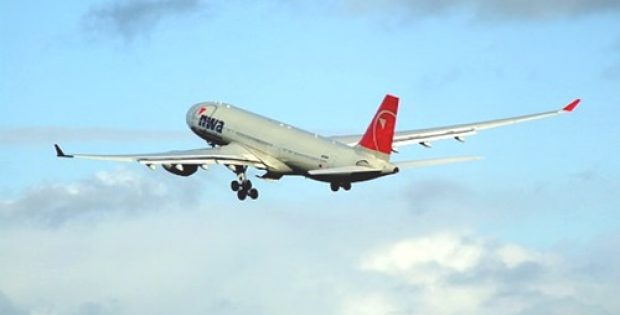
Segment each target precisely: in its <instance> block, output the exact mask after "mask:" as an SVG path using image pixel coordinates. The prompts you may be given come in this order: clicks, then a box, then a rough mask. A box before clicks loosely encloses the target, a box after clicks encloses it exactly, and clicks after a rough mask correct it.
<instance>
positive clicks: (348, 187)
mask: <svg viewBox="0 0 620 315" xmlns="http://www.w3.org/2000/svg"><path fill="white" fill-rule="evenodd" d="M342 189H344V190H346V191H349V190H351V183H344V184H342Z"/></svg>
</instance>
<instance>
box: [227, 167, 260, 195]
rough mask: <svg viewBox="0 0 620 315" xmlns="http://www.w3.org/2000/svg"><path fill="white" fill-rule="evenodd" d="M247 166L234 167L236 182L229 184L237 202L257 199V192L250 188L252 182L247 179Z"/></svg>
mask: <svg viewBox="0 0 620 315" xmlns="http://www.w3.org/2000/svg"><path fill="white" fill-rule="evenodd" d="M247 169H248V168H247V166H235V167H234V172H235V174H237V180H233V181H232V182H230V189H232V191H236V192H237V198H239V200H245V199H246V198H247V197H250V198H251V199H253V200H254V199H256V198H258V190H256V188H253V187H252V182H251V181H250V180H249V179H247V176H246V171H247Z"/></svg>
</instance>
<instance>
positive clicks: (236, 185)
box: [230, 180, 241, 191]
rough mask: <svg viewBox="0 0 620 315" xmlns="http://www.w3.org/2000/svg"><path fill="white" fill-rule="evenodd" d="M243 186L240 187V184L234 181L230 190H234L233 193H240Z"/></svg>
mask: <svg viewBox="0 0 620 315" xmlns="http://www.w3.org/2000/svg"><path fill="white" fill-rule="evenodd" d="M240 187H241V186H240V185H239V182H238V181H236V180H233V181H232V182H230V189H232V191H239V188H240Z"/></svg>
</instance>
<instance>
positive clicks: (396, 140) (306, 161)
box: [54, 94, 580, 200]
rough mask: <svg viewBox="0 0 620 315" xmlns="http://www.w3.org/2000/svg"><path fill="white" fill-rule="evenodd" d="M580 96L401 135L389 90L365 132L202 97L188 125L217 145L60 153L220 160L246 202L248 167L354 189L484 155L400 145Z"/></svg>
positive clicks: (453, 134) (464, 132) (147, 161)
mask: <svg viewBox="0 0 620 315" xmlns="http://www.w3.org/2000/svg"><path fill="white" fill-rule="evenodd" d="M579 102H580V99H575V100H574V101H572V102H571V103H569V104H568V105H566V106H565V107H563V108H562V109H560V110H553V111H547V112H542V113H537V114H530V115H524V116H517V117H511V118H504V119H497V120H489V121H482V122H477V123H470V124H460V125H452V126H445V127H438V128H430V129H418V130H406V131H399V132H395V126H396V116H397V113H398V103H399V98H398V97H396V96H393V95H390V94H387V95H386V96H385V97H384V99H383V101H382V102H381V105H380V106H379V109H378V110H377V112H376V114H375V115H374V117H373V119H372V120H371V121H370V124H369V125H368V128H367V129H366V132H365V133H364V134H363V135H347V136H331V137H325V136H320V135H318V134H316V133H312V132H308V131H305V130H302V129H299V128H296V127H293V126H291V125H288V124H285V123H283V122H280V121H277V120H274V119H270V118H267V117H264V116H260V115H257V114H254V113H251V112H249V111H246V110H243V109H241V108H238V107H235V106H233V105H231V104H227V103H223V102H203V103H198V104H196V105H193V106H192V107H191V108H190V109H189V110H188V112H187V115H186V121H187V125H188V126H189V128H190V129H191V131H192V132H193V133H195V134H196V135H197V136H198V137H200V138H202V139H203V140H205V141H206V142H207V143H208V144H209V145H210V147H206V148H200V149H194V150H183V151H170V152H163V153H151V154H130V155H93V154H65V152H64V151H63V150H62V149H61V148H60V146H59V145H57V144H55V145H54V147H55V150H56V155H57V157H59V158H81V159H92V160H109V161H118V162H138V163H140V164H143V165H146V166H147V167H149V168H151V169H155V168H156V166H161V167H162V168H163V169H165V170H166V171H168V172H170V173H173V174H175V175H179V176H190V175H192V174H194V173H196V172H197V170H198V168H202V169H205V170H207V169H208V167H209V165H212V164H220V165H224V166H226V167H227V168H228V169H230V170H231V171H233V172H234V173H235V174H236V176H237V178H236V179H235V180H233V181H232V182H231V183H230V188H231V189H232V191H233V192H235V193H236V194H237V198H238V199H239V200H245V199H246V198H247V197H250V198H251V199H257V198H258V190H257V189H256V188H255V187H254V186H253V185H252V182H251V181H250V179H249V178H248V176H247V170H248V167H253V168H256V169H259V170H263V171H265V173H264V174H263V175H262V176H258V175H257V177H258V178H261V179H264V180H279V179H281V178H282V177H283V176H285V175H294V176H304V177H307V178H310V179H313V180H317V181H321V182H327V183H329V184H330V188H331V190H332V191H334V192H335V191H338V190H339V189H340V188H342V189H343V190H345V191H348V190H350V189H351V184H352V183H356V182H362V181H367V180H372V179H376V178H379V177H383V176H387V175H392V174H396V173H398V172H399V171H400V170H402V169H408V168H414V167H425V166H432V165H441V164H449V163H457V162H465V161H472V160H477V159H479V157H469V156H465V157H450V158H439V159H428V160H413V161H399V162H392V161H390V157H391V153H394V152H397V151H396V148H398V147H401V146H406V145H411V144H419V145H422V146H424V147H427V148H430V147H431V142H433V141H436V140H443V139H455V140H457V141H459V142H463V141H464V139H465V137H469V136H473V135H475V134H477V133H478V132H479V131H482V130H486V129H491V128H496V127H501V126H506V125H511V124H516V123H521V122H526V121H531V120H536V119H542V118H547V117H553V116H557V115H561V114H565V113H570V112H572V111H573V110H574V109H575V108H576V107H577V106H578V105H579Z"/></svg>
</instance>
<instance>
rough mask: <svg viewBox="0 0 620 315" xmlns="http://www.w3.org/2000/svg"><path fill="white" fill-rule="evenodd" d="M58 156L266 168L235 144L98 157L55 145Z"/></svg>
mask: <svg viewBox="0 0 620 315" xmlns="http://www.w3.org/2000/svg"><path fill="white" fill-rule="evenodd" d="M54 147H55V149H56V155H57V156H58V157H62V158H76V159H89V160H105V161H115V162H138V163H141V164H145V165H161V164H188V165H189V164H193V165H208V164H228V165H244V166H254V167H258V168H262V167H265V165H264V164H263V162H262V161H261V160H260V159H258V158H257V157H256V156H255V155H254V154H252V152H250V151H249V150H247V149H246V148H244V147H243V146H241V145H239V144H235V143H231V144H229V145H225V146H221V147H216V148H206V149H194V150H179V151H169V152H162V153H147V154H123V155H98V154H65V153H64V152H63V150H62V149H61V148H60V146H58V145H54Z"/></svg>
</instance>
